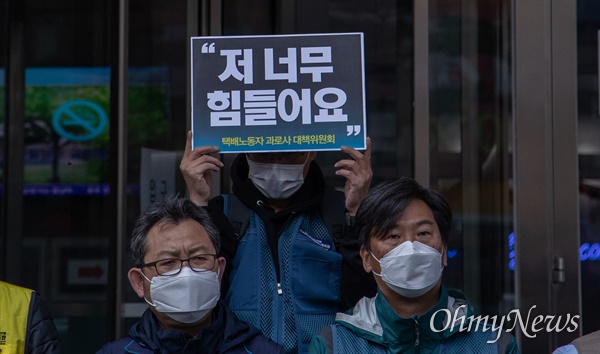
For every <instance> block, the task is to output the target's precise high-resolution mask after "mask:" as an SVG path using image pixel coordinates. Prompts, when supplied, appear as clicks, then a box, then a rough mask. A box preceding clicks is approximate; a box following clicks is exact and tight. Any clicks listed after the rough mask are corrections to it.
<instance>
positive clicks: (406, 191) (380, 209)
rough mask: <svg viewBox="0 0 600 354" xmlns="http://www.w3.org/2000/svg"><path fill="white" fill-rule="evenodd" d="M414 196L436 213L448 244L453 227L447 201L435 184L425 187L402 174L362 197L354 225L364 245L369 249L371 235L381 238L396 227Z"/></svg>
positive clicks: (442, 233) (435, 215)
mask: <svg viewBox="0 0 600 354" xmlns="http://www.w3.org/2000/svg"><path fill="white" fill-rule="evenodd" d="M415 199H420V200H422V201H423V202H425V204H427V206H429V208H430V209H431V211H432V213H433V217H434V219H435V222H436V223H437V225H438V228H439V230H440V234H441V236H442V241H443V242H444V245H448V238H449V234H450V229H451V227H452V211H451V210H450V205H449V204H448V201H447V200H446V199H445V198H444V196H442V194H441V193H440V192H439V191H437V190H436V189H434V188H432V187H423V186H421V185H420V184H419V183H418V182H417V181H415V180H414V179H412V178H408V177H402V178H400V179H397V180H393V181H387V182H383V183H381V184H379V185H377V186H376V187H373V188H372V189H371V191H370V192H369V194H368V195H367V197H366V198H365V199H364V200H363V201H362V203H361V204H360V207H359V208H358V211H357V213H356V218H355V227H356V229H357V232H358V236H359V238H360V241H361V243H362V245H363V246H365V248H366V249H368V250H370V249H371V245H370V239H371V237H377V238H381V237H383V236H385V234H386V233H387V232H388V231H390V230H392V229H393V228H394V227H396V223H397V222H398V220H399V219H400V218H401V217H402V213H404V210H405V209H406V208H407V207H408V205H409V204H410V203H411V202H412V201H413V200H415Z"/></svg>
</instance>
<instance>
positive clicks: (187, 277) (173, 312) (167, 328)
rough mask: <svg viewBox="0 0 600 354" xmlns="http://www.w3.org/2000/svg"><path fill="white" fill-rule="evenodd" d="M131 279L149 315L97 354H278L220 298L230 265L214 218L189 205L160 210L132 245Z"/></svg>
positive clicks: (150, 214)
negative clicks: (222, 279) (226, 265)
mask: <svg viewBox="0 0 600 354" xmlns="http://www.w3.org/2000/svg"><path fill="white" fill-rule="evenodd" d="M131 251H132V253H133V261H134V264H135V267H133V268H131V269H130V270H129V272H128V273H127V275H128V277H129V282H130V283H131V286H132V287H133V290H134V291H135V292H136V294H137V295H138V296H139V297H140V298H142V299H144V301H146V302H147V303H148V305H149V308H148V309H147V310H146V311H145V312H144V314H143V315H142V317H141V318H140V321H139V322H138V323H136V324H135V325H133V326H132V327H131V329H130V330H129V333H128V335H127V337H125V338H121V339H119V340H117V341H114V342H112V343H108V344H106V345H105V346H104V347H103V348H102V349H100V351H99V352H98V353H232V354H233V353H280V351H281V346H279V345H278V344H277V343H275V342H273V341H271V340H270V339H268V338H265V337H263V336H262V335H261V334H260V332H259V331H258V329H256V328H255V327H253V326H251V325H249V324H247V323H244V322H242V321H240V320H239V319H238V318H237V317H236V316H235V314H233V313H232V312H231V311H230V310H229V309H228V307H227V306H226V305H225V304H224V303H223V302H222V301H221V300H220V299H219V297H220V282H221V276H222V274H223V271H224V269H225V259H224V258H223V257H219V256H218V255H219V252H220V240H219V234H218V231H217V230H216V228H215V226H214V225H213V224H212V222H211V221H210V219H209V217H208V214H207V213H206V212H205V211H204V210H202V209H201V208H198V207H197V206H196V205H195V204H194V203H192V202H191V201H189V200H187V199H182V198H171V199H168V200H166V201H165V202H163V203H159V204H154V205H152V206H151V207H150V208H148V210H147V211H146V212H145V213H144V214H143V215H142V216H141V217H140V218H139V219H138V220H137V222H136V224H135V228H134V230H133V235H132V239H131Z"/></svg>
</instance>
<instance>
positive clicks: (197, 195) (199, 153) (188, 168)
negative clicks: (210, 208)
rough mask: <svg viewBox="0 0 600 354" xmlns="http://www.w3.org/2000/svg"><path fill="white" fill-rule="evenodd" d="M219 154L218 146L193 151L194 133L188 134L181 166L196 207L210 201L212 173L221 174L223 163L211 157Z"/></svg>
mask: <svg viewBox="0 0 600 354" xmlns="http://www.w3.org/2000/svg"><path fill="white" fill-rule="evenodd" d="M216 152H219V148H218V147H216V146H198V147H197V148H195V149H194V150H192V132H191V131H189V132H188V133H187V140H186V142H185V150H184V151H183V157H182V158H181V163H180V164H179V169H180V170H181V174H182V175H183V180H184V181H185V185H186V188H187V190H188V193H189V196H190V200H191V201H192V202H194V203H195V204H196V205H201V206H206V205H208V200H209V199H210V183H211V180H212V171H215V172H219V170H220V169H221V167H223V163H222V162H221V161H220V160H219V159H217V158H216V157H213V156H210V154H212V153H216Z"/></svg>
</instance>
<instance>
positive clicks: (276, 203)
mask: <svg viewBox="0 0 600 354" xmlns="http://www.w3.org/2000/svg"><path fill="white" fill-rule="evenodd" d="M267 202H268V203H269V206H270V207H271V208H273V210H275V212H278V211H280V210H282V209H284V208H285V207H287V206H288V205H290V199H289V198H288V199H268V200H267Z"/></svg>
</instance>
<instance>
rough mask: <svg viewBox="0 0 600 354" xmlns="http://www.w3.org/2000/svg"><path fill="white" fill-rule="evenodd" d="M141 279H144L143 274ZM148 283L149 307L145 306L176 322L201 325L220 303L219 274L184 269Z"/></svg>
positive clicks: (160, 276)
mask: <svg viewBox="0 0 600 354" xmlns="http://www.w3.org/2000/svg"><path fill="white" fill-rule="evenodd" d="M142 276H143V277H144V278H146V276H145V275H144V273H142ZM146 280H148V281H149V282H150V296H151V297H152V303H151V302H150V301H148V300H147V299H146V298H144V300H146V302H147V303H148V304H149V305H150V306H152V307H154V308H155V309H156V311H158V312H162V313H164V314H166V315H167V316H169V317H171V318H172V319H174V320H175V321H177V322H181V323H194V322H197V321H200V320H201V319H202V318H203V317H204V316H205V315H206V314H207V313H208V312H209V311H210V310H212V309H213V308H214V307H215V306H216V305H217V301H218V300H219V296H220V294H221V286H220V283H219V274H218V273H215V272H213V271H210V270H207V271H204V272H195V271H193V270H192V269H191V268H190V267H183V268H182V269H181V272H179V274H176V275H170V276H169V275H168V274H167V275H157V276H155V277H154V278H152V280H150V279H148V278H146Z"/></svg>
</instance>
